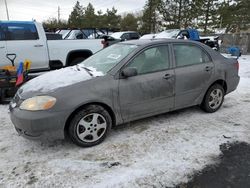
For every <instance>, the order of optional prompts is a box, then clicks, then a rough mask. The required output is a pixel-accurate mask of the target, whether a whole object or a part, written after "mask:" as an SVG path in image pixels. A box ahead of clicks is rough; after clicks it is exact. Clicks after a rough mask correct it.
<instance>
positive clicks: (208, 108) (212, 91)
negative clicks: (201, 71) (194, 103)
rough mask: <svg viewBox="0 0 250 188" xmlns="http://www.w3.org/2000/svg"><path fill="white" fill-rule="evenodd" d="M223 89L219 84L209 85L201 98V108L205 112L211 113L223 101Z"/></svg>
mask: <svg viewBox="0 0 250 188" xmlns="http://www.w3.org/2000/svg"><path fill="white" fill-rule="evenodd" d="M224 95H225V91H224V89H223V87H222V86H221V85H219V84H214V85H213V86H212V87H210V88H209V89H208V91H207V93H206V95H205V97H204V99H203V102H202V104H201V108H202V109H203V110H204V111H205V112H209V113H213V112H216V111H217V110H218V109H219V108H220V107H221V105H222V103H223V101H224Z"/></svg>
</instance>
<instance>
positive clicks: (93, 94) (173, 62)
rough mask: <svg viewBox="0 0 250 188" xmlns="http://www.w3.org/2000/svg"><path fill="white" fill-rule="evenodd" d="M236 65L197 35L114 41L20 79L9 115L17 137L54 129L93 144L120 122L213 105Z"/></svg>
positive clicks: (232, 81) (234, 79)
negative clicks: (73, 63)
mask: <svg viewBox="0 0 250 188" xmlns="http://www.w3.org/2000/svg"><path fill="white" fill-rule="evenodd" d="M238 69H239V64H238V62H237V60H236V59H227V58H225V57H223V56H222V55H221V54H219V53H218V52H216V51H214V50H212V49H211V48H209V47H208V46H206V45H204V44H202V43H200V42H194V41H190V40H176V39H174V40H166V39H155V40H133V41H127V42H122V43H118V44H114V45H112V46H110V47H108V48H105V49H103V50H101V51H100V52H97V53H96V54H94V55H93V56H91V57H89V58H88V59H87V60H85V61H84V62H82V63H81V64H79V65H76V66H73V67H67V68H64V69H60V70H56V71H52V72H49V73H46V74H44V75H42V76H39V77H37V78H34V79H33V80H31V81H29V82H27V83H26V84H25V85H23V86H22V87H21V88H20V89H19V90H18V92H17V94H16V95H15V97H14V98H13V100H12V102H11V103H10V116H11V120H12V122H13V124H14V125H15V128H16V130H17V131H18V132H19V133H20V134H21V135H23V136H25V137H29V138H35V137H41V136H43V135H46V134H50V135H51V134H52V133H54V134H55V135H58V134H59V136H60V137H64V136H65V135H68V136H69V138H70V139H71V140H72V141H73V142H74V143H75V144H77V145H79V146H93V145H96V144H99V143H101V142H102V141H103V140H104V138H105V137H106V135H107V133H108V131H109V130H110V128H112V127H114V126H116V125H119V124H122V123H126V122H130V121H133V120H137V119H141V118H145V117H149V116H152V115H156V114H161V113H165V112H168V111H173V110H177V109H181V108H186V107H189V106H194V105H200V106H201V108H202V109H203V110H204V111H206V112H209V113H211V112H215V111H217V110H218V109H219V108H220V106H221V105H222V103H223V100H224V96H225V95H226V94H228V93H230V92H232V91H234V90H235V89H236V87H237V85H238V83H239V76H238ZM56 133H57V134H56ZM54 138H55V137H54Z"/></svg>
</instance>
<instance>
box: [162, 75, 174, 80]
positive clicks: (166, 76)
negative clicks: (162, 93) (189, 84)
mask: <svg viewBox="0 0 250 188" xmlns="http://www.w3.org/2000/svg"><path fill="white" fill-rule="evenodd" d="M172 77H173V75H172V74H165V75H164V76H163V79H165V80H168V79H170V78H172Z"/></svg>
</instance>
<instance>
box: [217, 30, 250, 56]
mask: <svg viewBox="0 0 250 188" xmlns="http://www.w3.org/2000/svg"><path fill="white" fill-rule="evenodd" d="M217 36H218V35H217ZM219 38H220V39H221V40H222V41H223V43H222V45H221V47H220V51H221V52H223V53H226V52H228V48H229V47H238V48H240V50H241V52H242V54H248V53H250V33H245V34H222V35H219Z"/></svg>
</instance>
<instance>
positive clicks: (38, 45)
mask: <svg viewBox="0 0 250 188" xmlns="http://www.w3.org/2000/svg"><path fill="white" fill-rule="evenodd" d="M34 47H43V45H42V44H36V45H34Z"/></svg>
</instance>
